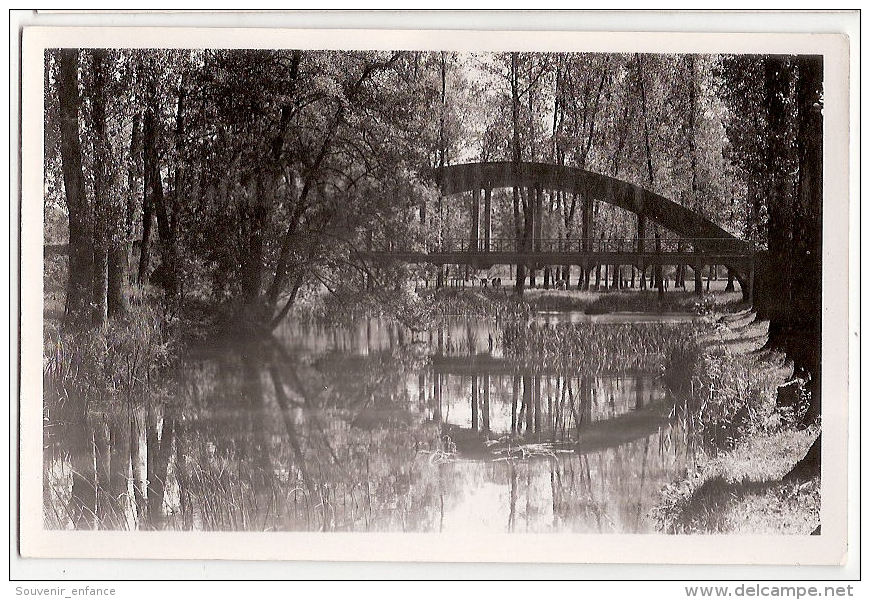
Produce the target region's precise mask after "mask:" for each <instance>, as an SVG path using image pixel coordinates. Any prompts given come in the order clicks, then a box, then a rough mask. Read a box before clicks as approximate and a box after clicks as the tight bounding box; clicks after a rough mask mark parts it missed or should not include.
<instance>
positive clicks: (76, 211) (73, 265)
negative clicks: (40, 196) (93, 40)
mask: <svg viewBox="0 0 870 600" xmlns="http://www.w3.org/2000/svg"><path fill="white" fill-rule="evenodd" d="M78 68H79V51H78V50H76V49H62V50H60V71H59V74H58V82H57V91H58V98H59V101H60V102H59V104H60V154H61V163H62V164H61V169H62V171H63V183H64V190H65V192H66V205H67V214H68V216H69V248H70V253H69V275H68V279H67V292H66V318H67V319H68V320H76V319H80V318H81V317H83V316H84V315H85V314H86V313H87V311H88V308H89V306H90V300H91V286H92V279H93V250H92V248H93V238H92V233H91V222H90V215H89V212H90V210H89V206H88V199H87V196H86V195H85V182H84V173H83V171H82V149H81V140H80V138H79V105H80V103H81V101H80V97H79V87H78Z"/></svg>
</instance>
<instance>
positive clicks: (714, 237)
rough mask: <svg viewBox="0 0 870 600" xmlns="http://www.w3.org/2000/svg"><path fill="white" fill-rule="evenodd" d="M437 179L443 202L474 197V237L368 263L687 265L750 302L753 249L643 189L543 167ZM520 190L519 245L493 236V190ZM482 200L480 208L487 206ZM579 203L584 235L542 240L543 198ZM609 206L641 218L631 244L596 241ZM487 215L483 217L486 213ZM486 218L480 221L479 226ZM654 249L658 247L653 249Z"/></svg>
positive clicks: (385, 252) (456, 169) (481, 168)
mask: <svg viewBox="0 0 870 600" xmlns="http://www.w3.org/2000/svg"><path fill="white" fill-rule="evenodd" d="M433 177H434V179H435V180H436V181H437V182H438V184H439V186H440V188H441V193H442V194H443V195H444V196H449V195H454V194H461V193H468V192H470V193H471V204H470V209H469V213H470V214H469V222H470V231H469V235H468V237H467V238H464V239H463V240H455V239H444V238H442V239H441V240H440V242H439V243H438V244H436V245H433V246H432V247H422V248H421V247H418V248H414V247H403V246H402V245H401V244H395V243H393V244H392V246H390V245H386V246H385V247H382V248H379V249H377V250H375V249H371V250H370V251H369V252H367V253H365V256H366V257H367V258H369V259H370V260H378V261H388V260H397V261H402V262H412V263H432V264H438V265H441V264H466V265H472V266H475V267H479V268H487V267H489V266H492V265H496V264H524V265H527V266H529V267H531V268H537V267H539V266H542V265H579V266H581V267H583V268H584V270H588V269H589V268H590V267H592V266H595V265H601V264H612V265H621V264H624V265H635V266H637V267H638V268H639V269H641V271H643V269H645V268H646V267H647V266H649V265H668V264H672V265H675V264H685V265H688V266H689V267H691V268H693V269H701V268H702V267H704V266H708V265H725V266H727V267H728V268H729V269H731V270H732V272H733V273H734V274H735V276H736V278H737V280H738V281H739V282H740V285H741V287H742V288H743V290H744V295H747V296H748V295H750V294H751V287H752V279H753V278H754V252H753V248H752V246H751V245H750V244H748V243H747V242H745V241H743V240H740V239H738V238H736V237H735V236H733V235H731V234H730V233H728V232H727V231H725V230H724V229H722V228H721V227H719V226H718V225H716V224H715V223H713V222H712V221H710V220H709V219H707V218H705V217H703V216H702V215H699V214H698V213H696V212H694V211H692V210H690V209H688V208H686V207H684V206H681V205H679V204H677V203H676V202H673V201H671V200H668V199H667V198H664V197H663V196H660V195H658V194H656V193H654V192H651V191H649V190H646V189H644V188H642V187H640V186H637V185H634V184H631V183H628V182H626V181H621V180H619V179H614V178H612V177H607V176H605V175H600V174H598V173H593V172H591V171H586V170H583V169H579V168H576V167H567V166H560V165H553V164H545V163H520V164H518V165H515V164H514V163H510V162H490V163H468V164H461V165H454V166H449V167H443V168H440V169H435V170H434V172H433ZM496 188H517V191H518V194H519V196H520V198H521V204H522V213H523V215H524V222H523V224H522V225H523V227H522V229H523V232H522V234H521V237H519V238H509V239H503V238H496V237H493V236H492V190H493V189H496ZM481 192H482V199H483V202H482V205H481ZM545 192H548V193H549V194H550V197H551V200H552V198H553V197H554V196H553V195H554V194H556V193H561V194H563V195H569V196H571V197H572V198H573V200H572V201H576V200H577V199H578V198H579V200H580V209H581V210H580V212H581V218H580V222H581V227H580V229H581V232H580V235H579V236H578V237H576V238H571V239H548V238H545V237H544V236H543V222H544V219H543V217H544V212H543V207H544V193H545ZM594 200H598V201H602V202H607V203H609V204H612V205H613V206H617V207H619V208H622V209H623V210H627V211H630V212H633V213H635V215H637V225H636V231H635V232H633V233H634V234H635V235H634V236H633V237H632V238H630V239H604V238H603V236H599V237H598V238H596V236H595V232H594V231H593V229H594V218H593V217H594V215H593V210H592V208H593V201H594ZM481 209H482V211H481ZM481 216H482V218H481ZM648 221H650V222H652V223H653V224H654V225H658V226H661V227H663V228H665V229H667V230H669V231H671V232H673V233H674V234H676V236H677V239H663V238H659V236H658V235H656V236H655V238H656V239H654V240H653V239H650V238H649V237H648V236H647V222H648ZM649 244H653V246H652V247H651V246H650V245H649Z"/></svg>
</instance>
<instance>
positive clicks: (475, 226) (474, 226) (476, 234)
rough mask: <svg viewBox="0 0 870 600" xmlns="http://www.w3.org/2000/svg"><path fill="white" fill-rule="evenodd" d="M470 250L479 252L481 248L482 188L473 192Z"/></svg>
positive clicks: (477, 188)
mask: <svg viewBox="0 0 870 600" xmlns="http://www.w3.org/2000/svg"><path fill="white" fill-rule="evenodd" d="M470 242H471V243H470V244H469V248H468V249H469V250H470V251H471V252H477V251H478V250H479V249H480V188H479V187H476V188H474V190H473V191H472V192H471V238H470Z"/></svg>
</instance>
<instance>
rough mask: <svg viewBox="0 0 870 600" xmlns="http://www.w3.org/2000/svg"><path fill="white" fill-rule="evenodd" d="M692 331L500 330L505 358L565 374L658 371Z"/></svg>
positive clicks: (638, 326)
mask: <svg viewBox="0 0 870 600" xmlns="http://www.w3.org/2000/svg"><path fill="white" fill-rule="evenodd" d="M692 335H693V329H692V328H691V327H687V326H686V325H684V324H682V325H681V324H672V323H621V324H598V323H556V324H548V323H545V324H543V325H541V324H537V323H535V322H510V323H506V324H505V325H504V326H503V327H502V330H501V342H502V348H503V351H504V353H505V356H506V357H508V358H510V359H513V360H515V361H517V362H519V363H521V364H524V363H526V362H527V363H528V366H530V367H532V368H533V367H534V365H541V364H550V365H557V366H559V367H560V368H565V369H568V370H572V371H574V370H589V371H591V372H595V371H606V370H610V369H614V370H616V369H642V370H647V371H648V370H654V371H655V370H659V369H660V368H662V367H663V366H664V362H665V359H666V357H667V356H669V354H670V351H671V349H672V348H673V347H675V346H680V345H683V344H685V343H687V341H688V339H689V338H690V337H691V336H692Z"/></svg>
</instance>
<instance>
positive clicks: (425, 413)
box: [44, 313, 692, 533]
mask: <svg viewBox="0 0 870 600" xmlns="http://www.w3.org/2000/svg"><path fill="white" fill-rule="evenodd" d="M536 319H537V320H538V321H539V322H541V323H545V322H549V323H553V322H558V321H583V320H593V321H595V322H599V323H602V324H607V323H618V322H625V321H632V322H634V321H643V320H650V319H656V320H662V319H665V320H669V321H673V322H681V321H687V320H690V317H687V316H681V315H672V316H664V317H662V316H656V317H650V316H641V315H615V316H614V315H601V316H596V317H590V316H587V315H582V314H581V313H544V314H540V315H537V317H536ZM175 378H176V379H177V383H176V385H174V386H173V391H172V393H171V394H169V395H168V397H164V398H153V399H149V401H148V402H146V403H144V404H137V405H135V406H134V405H132V404H131V405H129V406H127V407H125V408H123V409H117V408H115V409H112V410H105V411H103V412H102V413H100V412H98V413H97V414H96V416H95V415H93V414H92V416H91V417H90V418H88V419H87V420H84V421H82V420H76V419H63V418H61V417H57V416H53V415H48V416H47V419H46V425H45V432H46V433H45V440H46V448H45V455H44V460H45V463H46V464H45V467H46V475H47V477H48V483H49V485H47V486H45V497H44V502H45V504H46V507H47V510H46V523H47V525H48V526H57V527H62V526H72V525H70V522H73V523H75V526H76V527H83V528H90V527H98V528H107V529H125V528H140V529H208V530H233V531H237V530H252V531H294V530H317V531H319V530H328V531H333V530H334V531H423V532H439V531H463V532H584V533H595V532H601V533H644V532H650V531H651V527H652V525H651V522H650V520H649V519H648V517H647V515H648V513H649V510H650V509H651V508H652V507H653V506H654V504H655V503H656V500H657V498H658V494H659V491H660V490H661V488H662V487H663V486H665V485H666V484H668V483H669V482H670V481H672V480H673V479H674V478H675V477H676V476H677V475H678V474H679V472H680V471H681V470H682V469H684V468H685V466H686V464H687V461H690V460H692V452H691V450H690V447H689V446H688V445H687V443H686V436H685V435H684V433H683V432H682V431H681V430H680V428H679V425H678V423H677V422H676V420H674V419H670V418H669V413H670V411H671V408H672V405H673V403H672V402H671V401H670V399H669V398H668V394H667V392H666V391H665V389H664V388H663V386H662V384H661V381H660V373H657V372H644V371H638V370H632V369H624V370H619V369H617V370H613V371H608V372H602V371H599V372H592V373H589V372H582V373H581V372H571V373H568V372H560V370H559V369H558V368H556V367H553V366H551V365H548V364H543V363H539V364H529V363H528V361H526V362H524V363H523V366H518V365H517V364H516V363H515V362H512V361H510V360H507V359H506V358H505V357H504V356H503V354H502V351H501V344H500V334H499V324H498V323H497V322H496V320H494V319H487V318H479V317H450V318H445V319H443V320H441V321H440V322H438V323H436V325H435V326H433V327H432V328H431V329H429V330H427V331H423V332H420V333H417V334H413V333H411V332H410V331H409V330H406V329H403V328H400V327H397V326H396V325H394V324H392V323H390V322H387V321H384V320H380V319H365V320H360V321H357V322H354V323H353V324H351V325H348V326H341V327H337V326H320V325H314V324H304V323H289V324H287V325H286V326H285V327H284V328H283V329H280V330H279V331H278V332H277V335H276V341H275V342H274V343H271V344H268V345H263V344H257V345H246V346H236V347H234V348H232V349H227V348H212V349H203V350H202V351H200V352H197V353H196V354H195V355H194V356H190V357H188V358H186V359H185V360H184V361H183V364H181V365H179V366H178V368H177V369H176V370H175ZM71 514H75V515H77V516H76V518H72V517H71V516H70V515H71ZM82 515H83V516H82Z"/></svg>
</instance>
